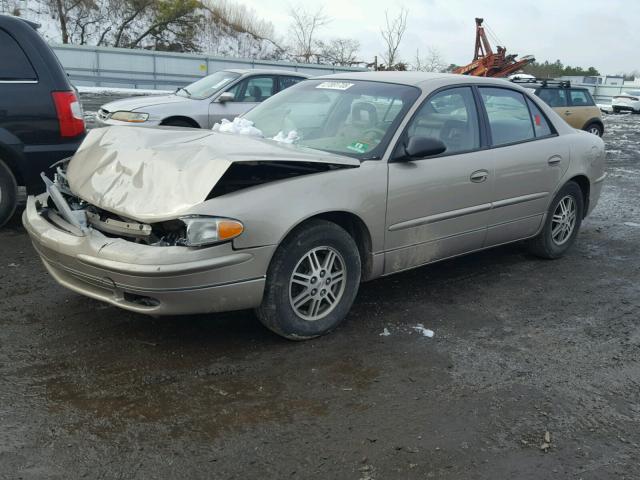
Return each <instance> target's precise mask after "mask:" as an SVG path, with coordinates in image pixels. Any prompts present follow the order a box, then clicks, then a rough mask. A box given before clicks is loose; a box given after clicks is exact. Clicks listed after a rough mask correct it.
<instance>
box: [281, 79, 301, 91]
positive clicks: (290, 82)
mask: <svg viewBox="0 0 640 480" xmlns="http://www.w3.org/2000/svg"><path fill="white" fill-rule="evenodd" d="M302 80H304V78H301V77H280V91H282V90H284V89H285V88H289V87H292V86H293V85H295V84H296V83H299V82H301V81H302Z"/></svg>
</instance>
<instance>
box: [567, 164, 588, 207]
mask: <svg viewBox="0 0 640 480" xmlns="http://www.w3.org/2000/svg"><path fill="white" fill-rule="evenodd" d="M568 182H574V183H577V184H578V186H579V187H580V190H581V191H582V200H583V203H584V210H583V212H582V218H585V217H586V216H587V212H588V211H589V195H590V194H591V182H590V181H589V178H587V176H586V175H582V174H580V175H575V176H573V177H571V178H570V179H569V180H568V181H567V183H568Z"/></svg>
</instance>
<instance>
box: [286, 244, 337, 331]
mask: <svg viewBox="0 0 640 480" xmlns="http://www.w3.org/2000/svg"><path fill="white" fill-rule="evenodd" d="M346 273H347V272H346V268H345V261H344V259H343V258H342V255H340V252H338V251H337V250H335V249H333V248H331V247H316V248H314V249H312V250H310V251H309V252H307V253H306V254H305V255H304V256H303V257H302V258H301V259H300V261H299V262H298V263H297V264H296V266H295V268H294V269H293V273H292V274H291V278H290V280H289V303H290V304H291V308H293V310H294V312H295V313H296V315H298V316H299V317H300V318H303V319H305V320H309V321H315V320H320V319H321V318H323V317H326V316H327V315H328V314H329V313H331V312H332V311H333V309H334V308H335V307H336V306H337V305H338V304H339V303H340V300H341V299H342V296H343V294H344V290H345V286H346Z"/></svg>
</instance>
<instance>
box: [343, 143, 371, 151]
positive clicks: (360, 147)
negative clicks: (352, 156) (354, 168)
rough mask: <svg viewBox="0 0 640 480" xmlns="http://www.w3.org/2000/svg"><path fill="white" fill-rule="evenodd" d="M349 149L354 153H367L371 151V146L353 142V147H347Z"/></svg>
mask: <svg viewBox="0 0 640 480" xmlns="http://www.w3.org/2000/svg"><path fill="white" fill-rule="evenodd" d="M347 148H348V149H349V150H353V151H354V152H358V153H366V151H367V150H369V144H368V143H362V142H353V143H352V144H351V145H347Z"/></svg>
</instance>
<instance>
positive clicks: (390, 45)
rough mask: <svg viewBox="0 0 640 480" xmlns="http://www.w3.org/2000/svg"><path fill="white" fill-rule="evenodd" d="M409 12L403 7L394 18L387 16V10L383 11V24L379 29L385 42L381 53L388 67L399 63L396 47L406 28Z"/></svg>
mask: <svg viewBox="0 0 640 480" xmlns="http://www.w3.org/2000/svg"><path fill="white" fill-rule="evenodd" d="M408 14H409V12H408V11H407V10H406V9H405V8H404V7H403V8H401V9H400V12H399V13H398V15H397V16H396V17H395V18H392V19H390V18H389V12H388V11H386V12H384V17H385V26H384V28H382V29H380V33H381V34H382V39H383V40H384V43H385V51H384V53H382V54H381V57H382V60H383V61H384V63H385V64H386V65H387V68H388V69H390V68H392V67H393V66H394V65H396V64H399V63H400V62H399V55H398V48H399V47H400V42H402V37H403V36H404V32H405V30H406V29H407V15H408Z"/></svg>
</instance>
